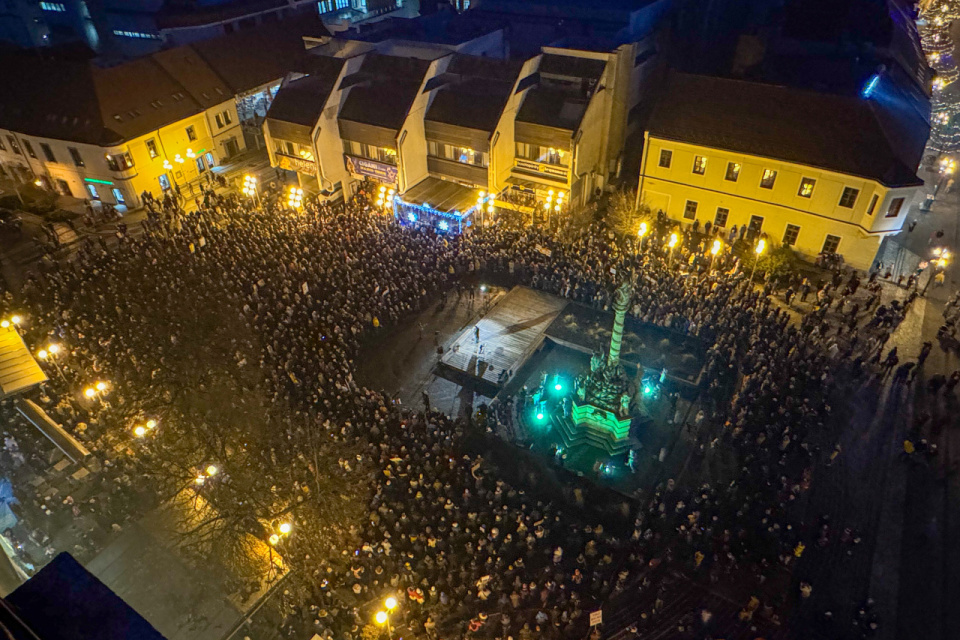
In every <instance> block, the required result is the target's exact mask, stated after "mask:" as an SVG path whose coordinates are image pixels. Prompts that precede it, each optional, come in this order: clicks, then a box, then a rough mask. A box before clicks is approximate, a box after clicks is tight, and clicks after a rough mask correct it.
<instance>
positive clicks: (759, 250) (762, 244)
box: [750, 238, 767, 284]
mask: <svg viewBox="0 0 960 640" xmlns="http://www.w3.org/2000/svg"><path fill="white" fill-rule="evenodd" d="M766 248H767V241H766V240H764V239H763V238H760V240H758V241H757V246H756V248H755V249H754V250H753V252H754V253H756V254H757V257H756V258H754V260H753V270H752V271H750V284H753V276H754V274H756V273H757V263H758V262H760V256H761V255H763V251H764V249H766Z"/></svg>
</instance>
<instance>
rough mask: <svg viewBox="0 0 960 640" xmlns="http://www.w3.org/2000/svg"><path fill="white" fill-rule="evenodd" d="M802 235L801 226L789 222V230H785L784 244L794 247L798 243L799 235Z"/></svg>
mask: <svg viewBox="0 0 960 640" xmlns="http://www.w3.org/2000/svg"><path fill="white" fill-rule="evenodd" d="M799 235H800V227H798V226H797V225H795V224H788V225H787V230H786V231H784V232H783V244H785V245H787V246H788V247H792V246H793V245H795V244H797V236H799Z"/></svg>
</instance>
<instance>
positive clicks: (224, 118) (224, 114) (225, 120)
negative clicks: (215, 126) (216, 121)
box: [223, 109, 233, 124]
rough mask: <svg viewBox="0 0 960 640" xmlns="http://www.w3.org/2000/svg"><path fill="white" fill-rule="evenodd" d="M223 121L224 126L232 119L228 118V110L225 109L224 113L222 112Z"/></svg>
mask: <svg viewBox="0 0 960 640" xmlns="http://www.w3.org/2000/svg"><path fill="white" fill-rule="evenodd" d="M223 121H224V123H226V124H230V123H231V122H233V118H231V117H230V109H227V110H226V111H224V112H223Z"/></svg>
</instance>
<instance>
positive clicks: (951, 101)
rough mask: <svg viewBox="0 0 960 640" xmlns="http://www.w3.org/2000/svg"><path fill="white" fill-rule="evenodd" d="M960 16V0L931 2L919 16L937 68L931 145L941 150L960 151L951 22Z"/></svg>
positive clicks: (959, 72) (959, 95) (959, 73)
mask: <svg viewBox="0 0 960 640" xmlns="http://www.w3.org/2000/svg"><path fill="white" fill-rule="evenodd" d="M957 18H960V0H948V1H944V2H936V3H930V4H928V5H927V6H926V7H925V8H924V10H923V11H922V12H921V14H920V15H919V17H918V19H917V30H918V32H919V34H920V44H921V46H922V47H923V52H924V55H926V57H927V63H928V64H929V65H930V68H931V69H933V72H934V79H933V84H932V86H931V94H932V95H931V105H930V106H931V118H930V140H929V141H928V142H927V148H928V149H930V150H932V151H934V152H936V153H938V154H945V153H955V152H957V151H960V83H957V82H956V81H957V79H958V78H960V69H958V68H957V64H956V61H955V60H954V43H953V38H951V37H950V32H949V31H950V23H951V22H952V21H953V20H955V19H957Z"/></svg>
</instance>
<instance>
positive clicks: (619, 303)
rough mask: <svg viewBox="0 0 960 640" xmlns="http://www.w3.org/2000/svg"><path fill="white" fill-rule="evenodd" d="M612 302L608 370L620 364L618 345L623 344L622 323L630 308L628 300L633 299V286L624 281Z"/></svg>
mask: <svg viewBox="0 0 960 640" xmlns="http://www.w3.org/2000/svg"><path fill="white" fill-rule="evenodd" d="M614 295H615V296H616V298H615V300H614V302H613V310H614V312H615V314H616V315H615V317H614V320H613V335H612V336H611V337H610V354H609V355H608V356H607V366H608V367H610V368H613V367H616V366H617V365H619V364H620V345H621V343H622V342H623V321H624V319H625V318H626V317H627V309H628V308H629V307H630V298H631V297H633V286H632V285H631V283H630V281H629V280H624V281H623V284H621V285H620V286H619V287H618V288H617V292H616V293H615V294H614Z"/></svg>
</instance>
